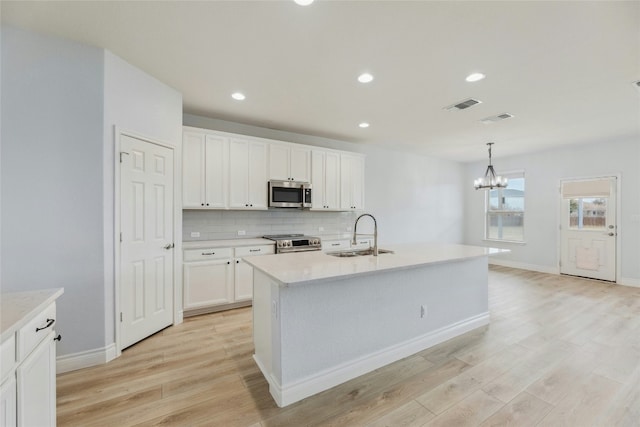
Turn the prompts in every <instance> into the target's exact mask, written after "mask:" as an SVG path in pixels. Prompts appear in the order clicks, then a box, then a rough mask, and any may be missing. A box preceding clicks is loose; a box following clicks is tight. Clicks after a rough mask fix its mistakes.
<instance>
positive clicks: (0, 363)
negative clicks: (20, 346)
mask: <svg viewBox="0 0 640 427" xmlns="http://www.w3.org/2000/svg"><path fill="white" fill-rule="evenodd" d="M15 363H16V335H15V334H13V335H11V336H10V337H9V338H7V340H6V341H5V342H3V343H2V345H1V346H0V381H2V380H3V379H4V377H5V375H7V374H8V373H9V372H11V370H12V369H13V367H14V366H15Z"/></svg>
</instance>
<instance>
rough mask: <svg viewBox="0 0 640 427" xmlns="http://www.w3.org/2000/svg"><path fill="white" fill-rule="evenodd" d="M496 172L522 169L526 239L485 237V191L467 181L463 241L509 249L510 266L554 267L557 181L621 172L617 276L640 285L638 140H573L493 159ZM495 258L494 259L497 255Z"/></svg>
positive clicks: (477, 166) (480, 165) (473, 171)
mask: <svg viewBox="0 0 640 427" xmlns="http://www.w3.org/2000/svg"><path fill="white" fill-rule="evenodd" d="M493 163H494V165H495V167H496V171H497V172H500V171H511V170H524V171H525V187H526V188H525V240H526V244H524V245H518V244H508V243H500V244H497V243H495V242H486V241H483V237H484V192H483V191H475V190H474V189H473V187H472V186H471V185H468V186H466V187H465V188H466V198H465V202H466V209H465V210H466V228H465V231H466V232H465V242H466V243H468V244H471V245H483V246H499V247H503V248H507V249H511V251H512V252H511V253H510V254H508V255H501V256H500V257H499V259H503V260H505V261H506V262H508V263H511V265H514V266H520V267H523V268H530V269H533V270H540V271H549V272H557V271H558V259H559V250H558V243H559V240H558V239H559V237H558V234H559V230H558V225H559V212H560V193H559V187H560V180H561V179H566V178H585V177H594V176H605V175H620V177H621V178H620V189H621V193H620V194H619V195H618V197H619V199H620V200H619V201H620V207H621V212H619V218H620V222H619V224H618V227H619V239H620V246H621V251H620V253H619V257H620V261H621V271H620V278H621V281H622V282H626V283H627V284H635V285H640V140H638V139H632V140H620V141H606V142H602V143H599V144H585V145H574V146H571V147H566V148H559V149H556V150H551V151H542V152H538V153H531V154H527V155H525V156H514V157H508V158H497V159H494V162H493ZM486 165H487V162H477V163H473V164H469V165H467V178H466V181H467V182H468V183H471V182H473V179H474V178H476V177H478V176H480V175H482V174H483V173H484V170H485V168H486ZM496 259H498V258H496Z"/></svg>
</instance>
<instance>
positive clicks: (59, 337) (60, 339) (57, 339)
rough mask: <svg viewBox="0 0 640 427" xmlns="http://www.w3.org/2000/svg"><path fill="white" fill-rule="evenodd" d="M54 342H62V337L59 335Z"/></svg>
mask: <svg viewBox="0 0 640 427" xmlns="http://www.w3.org/2000/svg"><path fill="white" fill-rule="evenodd" d="M53 340H54V341H62V335H60V334H58V336H57V337H55V338H54V339H53Z"/></svg>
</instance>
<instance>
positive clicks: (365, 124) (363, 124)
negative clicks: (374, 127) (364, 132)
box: [358, 122, 369, 128]
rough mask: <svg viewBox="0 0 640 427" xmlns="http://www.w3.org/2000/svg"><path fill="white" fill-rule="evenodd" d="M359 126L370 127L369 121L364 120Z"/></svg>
mask: <svg viewBox="0 0 640 427" xmlns="http://www.w3.org/2000/svg"><path fill="white" fill-rule="evenodd" d="M358 126H360V127H361V128H368V127H369V123H367V122H362V123H360V124H359V125H358Z"/></svg>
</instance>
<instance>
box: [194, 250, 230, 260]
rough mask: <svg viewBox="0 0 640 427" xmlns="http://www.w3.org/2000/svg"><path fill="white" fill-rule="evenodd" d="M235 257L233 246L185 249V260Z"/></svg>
mask: <svg viewBox="0 0 640 427" xmlns="http://www.w3.org/2000/svg"><path fill="white" fill-rule="evenodd" d="M223 258H233V249H231V248H213V249H211V248H207V249H187V250H185V251H184V261H207V260H210V259H223Z"/></svg>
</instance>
